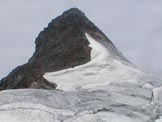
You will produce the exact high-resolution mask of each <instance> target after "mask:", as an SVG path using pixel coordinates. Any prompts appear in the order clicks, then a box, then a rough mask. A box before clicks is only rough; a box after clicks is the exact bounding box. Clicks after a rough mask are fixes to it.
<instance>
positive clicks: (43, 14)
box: [0, 0, 162, 79]
mask: <svg viewBox="0 0 162 122" xmlns="http://www.w3.org/2000/svg"><path fill="white" fill-rule="evenodd" d="M72 7H78V8H79V9H81V10H82V11H83V12H84V13H85V14H86V16H87V17H88V18H89V19H90V20H91V21H92V22H94V23H95V24H96V25H97V26H98V27H99V28H100V29H101V30H102V31H103V32H104V33H105V34H106V35H107V37H108V38H109V39H110V40H112V42H113V43H114V44H115V46H116V47H117V48H118V49H119V50H120V51H121V52H122V53H123V54H124V56H125V57H127V59H128V60H130V61H131V62H133V63H134V64H135V65H137V66H138V67H140V68H141V69H143V70H145V71H147V72H150V73H153V74H156V75H158V76H162V65H161V62H162V54H161V52H162V9H161V8H162V0H16V1H14V0H0V79H1V78H3V77H4V76H6V75H7V74H8V73H9V72H11V71H12V70H13V69H14V68H15V67H17V66H19V65H22V64H24V63H26V62H27V61H28V59H29V58H30V57H31V56H32V54H33V52H34V50H35V44H34V42H35V38H36V37H37V36H38V34H39V32H40V31H41V30H42V29H43V28H44V27H46V26H47V24H48V23H49V22H50V21H51V20H52V19H54V18H55V17H57V16H58V15H61V14H62V13H63V11H65V10H67V9H69V8H72Z"/></svg>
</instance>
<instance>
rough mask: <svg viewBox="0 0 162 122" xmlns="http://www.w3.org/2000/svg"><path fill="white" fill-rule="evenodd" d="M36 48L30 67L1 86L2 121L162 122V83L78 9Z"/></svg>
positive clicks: (21, 68)
mask: <svg viewBox="0 0 162 122" xmlns="http://www.w3.org/2000/svg"><path fill="white" fill-rule="evenodd" d="M35 43H36V50H35V52H34V54H33V56H32V57H31V58H30V59H29V61H28V63H27V64H24V65H22V66H19V67H17V68H16V69H15V70H13V71H12V72H11V73H10V74H9V75H8V76H7V77H6V78H4V79H2V80H1V81H0V90H1V92H0V122H11V120H12V122H161V121H162V119H161V118H162V81H161V80H160V79H158V78H156V77H153V76H152V75H150V74H148V73H146V72H144V71H142V70H141V69H139V68H138V67H137V66H135V65H133V64H132V63H131V62H129V61H128V60H127V59H126V58H125V57H124V56H123V55H122V54H121V53H120V52H119V51H118V50H117V48H116V47H115V46H114V45H113V43H112V42H111V41H110V40H109V39H108V38H107V37H106V36H105V35H104V34H103V33H102V32H101V30H99V29H98V28H97V27H96V26H95V25H94V24H93V23H92V22H91V21H89V20H88V18H87V17H86V16H85V15H84V13H83V12H81V11H80V10H79V9H77V8H72V9H70V10H67V11H66V12H64V13H63V15H61V16H59V17H57V18H56V19H54V20H52V22H50V23H49V25H48V27H47V28H45V29H44V30H43V31H42V32H40V34H39V36H38V37H37V38H36V42H35ZM8 89H10V90H8ZM11 89H12V90H11ZM13 89H14V90H13Z"/></svg>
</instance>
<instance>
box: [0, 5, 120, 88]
mask: <svg viewBox="0 0 162 122" xmlns="http://www.w3.org/2000/svg"><path fill="white" fill-rule="evenodd" d="M85 32H87V33H89V34H90V35H91V36H92V37H94V38H96V39H98V38H99V39H100V40H106V41H108V42H109V44H110V45H111V47H112V49H115V50H116V48H115V46H114V45H113V44H112V42H111V41H110V40H109V39H108V38H107V37H106V36H105V35H104V34H103V33H102V32H101V31H100V30H99V29H98V28H97V27H96V26H95V25H94V24H93V23H92V22H90V21H89V20H88V19H87V17H86V16H85V15H84V13H83V12H81V11H80V10H79V9H77V8H72V9H70V10H68V11H66V12H64V13H63V15H61V16H59V17H57V18H56V19H54V20H52V22H50V23H49V25H48V27H47V28H45V29H44V30H43V31H41V32H40V34H39V36H38V37H37V38H36V41H35V43H36V50H35V52H34V54H33V56H32V57H31V58H30V59H29V61H28V63H27V64H25V65H22V66H19V67H17V68H16V69H15V70H13V71H12V72H11V73H10V74H9V75H8V76H7V77H5V78H4V79H2V80H1V81H0V90H5V89H19V88H43V89H55V87H56V84H52V83H49V82H48V81H47V80H45V79H44V78H43V74H44V73H45V72H51V71H58V70H62V69H66V68H70V67H74V66H77V65H81V64H84V63H87V62H88V61H90V60H91V55H90V54H91V47H90V46H89V42H88V40H87V38H86V36H85ZM117 52H118V51H117ZM117 55H118V54H117Z"/></svg>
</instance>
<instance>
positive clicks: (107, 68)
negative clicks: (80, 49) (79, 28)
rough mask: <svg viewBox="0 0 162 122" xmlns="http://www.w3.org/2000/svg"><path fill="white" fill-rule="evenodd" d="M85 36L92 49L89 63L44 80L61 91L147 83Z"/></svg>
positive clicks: (106, 50)
mask: <svg viewBox="0 0 162 122" xmlns="http://www.w3.org/2000/svg"><path fill="white" fill-rule="evenodd" d="M85 35H86V37H87V39H88V40H89V42H90V47H91V48H92V52H91V61H90V62H88V63H87V64H84V65H81V66H77V67H74V68H69V69H65V70H62V71H58V72H50V73H46V74H45V75H44V78H46V79H47V80H48V81H50V82H53V83H56V84H57V89H59V90H63V91H75V90H80V89H88V90H90V89H95V88H98V87H99V88H101V87H102V86H105V85H109V84H116V83H117V84H122V83H134V84H138V85H142V84H145V82H147V81H145V80H144V79H145V77H148V76H147V74H146V73H144V72H142V71H141V70H139V69H137V68H135V67H134V66H133V65H132V66H131V64H129V66H128V65H125V63H124V61H122V60H119V59H116V58H114V56H112V55H113V54H112V53H111V52H109V50H108V49H107V48H106V47H105V46H104V45H102V44H101V43H99V41H98V40H95V39H93V38H92V37H91V36H90V35H89V34H87V33H86V34H85ZM100 41H102V40H100ZM141 78H143V79H141ZM149 82H150V81H149Z"/></svg>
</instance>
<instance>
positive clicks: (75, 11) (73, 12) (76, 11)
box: [63, 8, 84, 16]
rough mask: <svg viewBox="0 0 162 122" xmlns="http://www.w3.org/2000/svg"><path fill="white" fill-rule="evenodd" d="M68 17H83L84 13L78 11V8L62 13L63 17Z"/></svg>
mask: <svg viewBox="0 0 162 122" xmlns="http://www.w3.org/2000/svg"><path fill="white" fill-rule="evenodd" d="M69 15H81V16H83V15H84V13H83V12H82V11H81V10H80V9H78V8H71V9H69V10H67V11H65V12H64V13H63V16H69Z"/></svg>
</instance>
